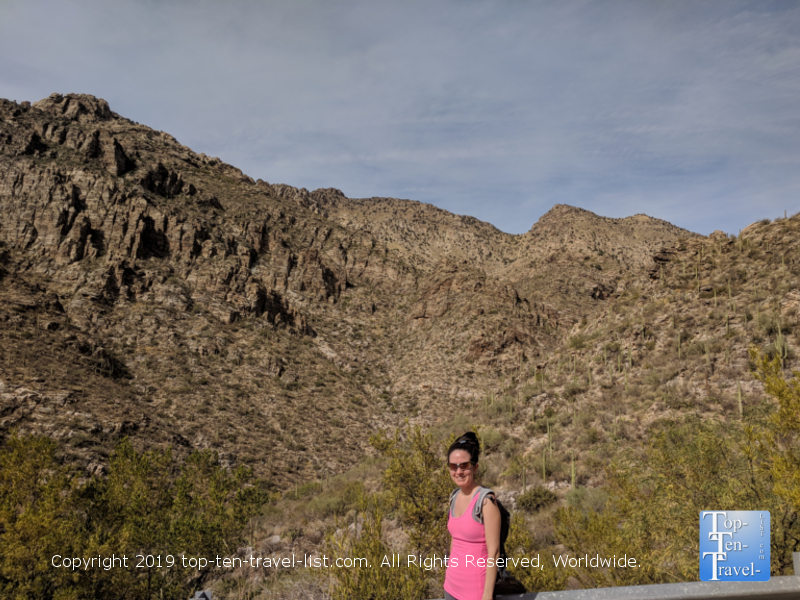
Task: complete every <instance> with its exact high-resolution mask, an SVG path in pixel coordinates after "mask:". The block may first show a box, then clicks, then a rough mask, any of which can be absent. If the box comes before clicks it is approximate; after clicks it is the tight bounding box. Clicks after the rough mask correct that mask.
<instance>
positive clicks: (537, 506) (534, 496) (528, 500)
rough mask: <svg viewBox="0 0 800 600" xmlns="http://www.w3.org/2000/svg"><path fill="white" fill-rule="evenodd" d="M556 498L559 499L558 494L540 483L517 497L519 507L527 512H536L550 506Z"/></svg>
mask: <svg viewBox="0 0 800 600" xmlns="http://www.w3.org/2000/svg"><path fill="white" fill-rule="evenodd" d="M556 500H558V496H556V495H555V494H554V493H553V492H551V491H550V490H548V489H547V488H546V487H544V486H541V485H540V486H536V487H533V488H530V489H529V490H527V491H526V492H525V493H524V494H522V495H521V496H519V497H518V498H517V508H519V509H520V510H524V511H525V512H527V513H535V512H538V511H540V510H541V509H543V508H545V507H547V506H550V505H551V504H552V503H553V502H555V501H556Z"/></svg>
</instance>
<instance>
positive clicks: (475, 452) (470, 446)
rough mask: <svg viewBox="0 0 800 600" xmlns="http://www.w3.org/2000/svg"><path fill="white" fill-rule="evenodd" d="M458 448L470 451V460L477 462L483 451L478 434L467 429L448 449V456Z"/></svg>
mask: <svg viewBox="0 0 800 600" xmlns="http://www.w3.org/2000/svg"><path fill="white" fill-rule="evenodd" d="M456 450H464V451H466V452H469V456H470V461H471V462H472V463H473V464H475V463H477V462H478V456H479V455H480V453H481V444H480V442H479V441H478V436H477V435H475V433H474V432H472V431H467V432H466V433H465V434H464V435H462V436H461V437H460V438H458V439H457V440H456V441H455V442H453V443H452V444H450V448H449V449H448V450H447V456H448V458H449V457H450V454H451V453H452V452H454V451H456Z"/></svg>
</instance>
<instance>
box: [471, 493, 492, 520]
mask: <svg viewBox="0 0 800 600" xmlns="http://www.w3.org/2000/svg"><path fill="white" fill-rule="evenodd" d="M476 494H478V500H477V501H476V502H475V506H473V507H472V518H473V519H474V520H475V522H476V523H480V524H481V525H483V501H484V500H486V498H490V499H491V500H492V502H494V501H496V500H497V497H496V496H495V494H494V491H493V490H490V489H489V488H485V487H480V488H478V491H477V492H476Z"/></svg>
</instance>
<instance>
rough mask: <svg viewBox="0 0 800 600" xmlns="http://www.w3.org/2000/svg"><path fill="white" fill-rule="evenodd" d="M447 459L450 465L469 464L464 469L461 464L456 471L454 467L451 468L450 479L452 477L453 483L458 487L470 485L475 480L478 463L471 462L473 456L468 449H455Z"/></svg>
mask: <svg viewBox="0 0 800 600" xmlns="http://www.w3.org/2000/svg"><path fill="white" fill-rule="evenodd" d="M447 460H448V462H449V464H450V465H463V464H464V463H466V464H467V468H466V469H462V468H461V467H460V466H459V468H458V469H456V470H455V471H454V470H453V469H452V468H451V469H450V479H452V480H453V483H455V484H456V485H457V486H458V487H469V486H470V485H471V484H472V483H473V482H474V481H475V471H476V470H477V468H478V465H473V464H472V463H470V460H471V457H470V455H469V452H467V451H466V450H453V451H452V452H451V453H450V456H449V457H448V459H447Z"/></svg>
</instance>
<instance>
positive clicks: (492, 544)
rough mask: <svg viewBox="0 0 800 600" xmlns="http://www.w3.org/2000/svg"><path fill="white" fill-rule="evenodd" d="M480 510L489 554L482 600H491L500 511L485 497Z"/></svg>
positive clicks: (498, 552)
mask: <svg viewBox="0 0 800 600" xmlns="http://www.w3.org/2000/svg"><path fill="white" fill-rule="evenodd" d="M481 510H482V512H483V529H484V533H485V535H486V550H487V551H488V553H489V556H488V558H489V560H488V561H487V567H486V582H485V584H484V586H483V600H492V597H493V596H494V583H495V580H496V579H497V559H498V558H500V509H499V508H497V505H496V504H495V503H494V499H493V498H491V497H487V498H485V499H484V501H483V508H482V509H481ZM488 565H491V566H488Z"/></svg>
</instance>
